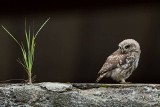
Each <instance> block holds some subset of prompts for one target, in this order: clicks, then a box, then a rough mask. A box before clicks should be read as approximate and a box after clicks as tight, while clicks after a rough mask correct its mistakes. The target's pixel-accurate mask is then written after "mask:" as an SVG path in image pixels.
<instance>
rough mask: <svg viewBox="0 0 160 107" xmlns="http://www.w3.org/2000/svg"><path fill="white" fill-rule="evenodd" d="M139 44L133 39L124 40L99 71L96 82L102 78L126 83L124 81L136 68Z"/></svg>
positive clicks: (139, 51)
mask: <svg viewBox="0 0 160 107" xmlns="http://www.w3.org/2000/svg"><path fill="white" fill-rule="evenodd" d="M140 53H141V50H140V46H139V43H138V42H137V41H135V40H133V39H126V40H123V41H122V42H121V43H119V49H117V50H116V51H115V52H114V53H113V54H111V55H110V56H109V57H108V58H107V60H106V62H105V63H104V65H103V66H102V68H101V69H100V71H99V72H98V75H99V76H98V78H97V80H96V82H99V81H100V80H101V79H102V78H103V77H111V78H112V79H113V80H116V81H117V82H121V83H126V82H125V80H126V79H127V78H128V77H129V76H130V75H131V74H132V72H133V71H134V70H135V69H136V68H137V66H138V62H139V58H140Z"/></svg>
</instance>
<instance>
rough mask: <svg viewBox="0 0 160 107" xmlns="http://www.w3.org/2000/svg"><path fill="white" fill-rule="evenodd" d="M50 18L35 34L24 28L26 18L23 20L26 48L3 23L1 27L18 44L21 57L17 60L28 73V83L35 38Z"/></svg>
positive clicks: (30, 77)
mask: <svg viewBox="0 0 160 107" xmlns="http://www.w3.org/2000/svg"><path fill="white" fill-rule="evenodd" d="M49 19H50V18H48V19H47V20H46V21H45V22H44V23H43V24H42V25H41V26H40V28H39V29H38V31H37V32H36V34H34V32H33V34H31V30H30V27H29V28H28V30H27V28H26V20H25V37H26V38H25V39H26V45H27V48H25V47H24V44H23V43H22V42H19V41H18V40H17V39H16V38H15V37H14V36H13V35H12V34H11V33H10V32H9V31H8V30H7V29H6V28H5V27H4V26H3V25H2V28H3V29H4V30H5V31H6V32H7V33H8V34H9V35H10V36H11V37H12V39H13V40H14V41H15V42H16V43H17V44H18V45H19V47H20V49H21V52H22V55H23V59H22V60H20V59H19V58H18V60H17V61H18V62H19V63H20V64H21V65H22V66H23V68H24V69H25V71H26V72H27V75H28V83H29V84H32V68H33V64H34V53H35V46H36V38H37V35H38V34H39V32H40V31H41V30H42V28H43V27H44V26H45V25H46V23H47V22H48V21H49Z"/></svg>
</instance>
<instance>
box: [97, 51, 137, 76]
mask: <svg viewBox="0 0 160 107" xmlns="http://www.w3.org/2000/svg"><path fill="white" fill-rule="evenodd" d="M135 59H136V58H135V56H134V55H131V54H129V53H128V54H122V53H121V51H120V50H119V49H118V50H117V51H115V52H114V53H113V54H111V55H110V56H109V57H108V58H107V60H106V62H105V63H104V65H103V66H102V68H101V69H100V71H99V72H98V74H99V75H102V74H104V73H106V72H110V71H112V70H114V69H116V68H118V67H121V68H122V69H127V68H129V67H131V66H132V63H134V62H135Z"/></svg>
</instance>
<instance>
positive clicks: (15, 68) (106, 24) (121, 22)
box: [0, 0, 160, 83]
mask: <svg viewBox="0 0 160 107" xmlns="http://www.w3.org/2000/svg"><path fill="white" fill-rule="evenodd" d="M48 17H50V18H51V19H50V21H49V22H48V23H47V25H46V26H45V27H44V28H43V29H42V31H41V32H40V33H39V35H38V38H37V41H36V42H37V44H36V53H35V63H34V67H33V74H34V75H36V76H37V78H36V82H45V81H50V82H84V83H86V82H87V83H88V82H95V80H96V78H97V72H98V71H99V69H100V68H101V67H102V65H103V63H104V62H105V60H106V58H107V57H108V56H109V55H110V54H111V53H112V52H113V51H115V50H116V49H117V48H118V43H119V42H121V41H122V40H124V39H127V38H133V39H135V40H137V41H138V42H139V43H140V46H141V50H142V54H141V58H140V62H139V67H138V68H137V70H136V71H135V72H134V73H133V75H132V76H131V77H130V78H129V79H128V80H127V81H131V82H134V83H135V82H136V83H160V71H159V60H160V2H158V1H154V0H145V1H140V0H136V1H134V2H133V1H132V2H131V1H128V0H122V1H118V0H112V1H106V2H105V3H104V2H101V1H99V0H98V1H90V2H89V1H88V2H86V1H75V2H72V1H67V2H66V1H52V2H50V1H46V0H45V1H35V0H34V1H14V2H13V1H12V0H8V1H7V0H6V1H3V2H1V6H0V24H2V25H4V26H5V27H6V28H7V29H8V30H9V31H10V32H11V33H12V34H13V35H15V37H16V38H17V39H18V40H19V41H23V42H25V35H24V20H25V18H26V19H27V23H28V25H31V28H33V26H32V25H33V23H34V29H35V30H37V29H38V27H39V26H40V25H41V24H42V23H43V22H44V21H45V20H46V19H47V18H48ZM0 49H1V50H0V60H1V61H0V81H5V80H9V79H23V78H25V79H27V77H26V72H25V71H24V70H23V68H22V67H21V65H20V64H19V63H18V62H17V61H16V59H17V58H18V57H20V58H22V56H21V50H20V49H19V47H18V45H17V44H16V43H15V42H14V41H13V40H12V39H11V38H10V37H9V36H8V34H7V33H6V32H5V31H4V30H3V29H2V28H0ZM11 82H15V81H11ZM101 82H104V83H106V82H107V83H114V81H112V80H110V79H103V80H102V81H101Z"/></svg>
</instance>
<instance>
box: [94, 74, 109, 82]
mask: <svg viewBox="0 0 160 107" xmlns="http://www.w3.org/2000/svg"><path fill="white" fill-rule="evenodd" d="M106 74H107V73H104V74H101V75H99V77H98V78H97V79H96V82H99V81H100V80H101V79H102V78H103V77H104V76H106Z"/></svg>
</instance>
